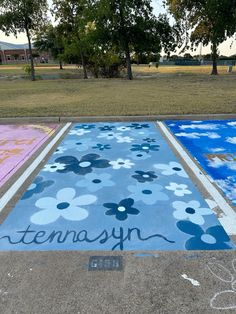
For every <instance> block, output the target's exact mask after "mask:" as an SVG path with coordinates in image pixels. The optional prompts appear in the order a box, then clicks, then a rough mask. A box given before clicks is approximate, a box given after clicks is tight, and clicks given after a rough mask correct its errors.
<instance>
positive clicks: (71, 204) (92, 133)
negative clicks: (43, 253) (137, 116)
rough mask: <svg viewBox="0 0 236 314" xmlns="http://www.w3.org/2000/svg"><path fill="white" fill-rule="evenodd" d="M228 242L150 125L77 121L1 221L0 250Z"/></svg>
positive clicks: (205, 246) (197, 246) (224, 245)
mask: <svg viewBox="0 0 236 314" xmlns="http://www.w3.org/2000/svg"><path fill="white" fill-rule="evenodd" d="M232 248H234V245H233V243H232V242H231V241H230V239H229V237H228V235H227V234H226V232H225V231H224V229H223V228H222V226H221V225H220V223H219V221H218V220H217V218H216V216H215V214H214V213H213V212H212V211H211V210H210V209H209V207H208V205H207V203H206V202H205V200H204V199H203V198H202V196H201V195H200V193H199V192H198V190H197V189H196V187H195V186H194V184H193V183H192V181H191V180H190V178H189V177H188V175H187V173H186V172H185V170H184V168H183V166H182V165H181V164H180V162H179V161H178V160H177V158H176V156H175V155H174V154H173V152H172V150H171V149H170V147H169V145H168V144H167V142H166V141H165V140H164V139H163V137H162V135H161V134H160V132H159V130H158V129H157V128H156V126H155V124H154V123H145V122H142V123H131V122H130V123H96V124H77V125H74V127H73V128H72V130H71V131H70V132H69V134H68V135H67V136H66V138H65V139H64V141H63V142H62V143H61V144H60V145H59V147H58V148H57V150H56V151H55V152H54V154H53V155H52V156H51V158H50V160H49V161H48V163H47V164H46V165H45V166H44V168H43V169H42V170H41V171H40V173H39V175H38V176H37V177H36V178H35V180H34V182H33V183H32V184H31V185H30V186H29V187H28V189H27V191H26V192H25V194H24V195H23V197H22V198H21V200H20V201H19V202H18V203H17V205H16V207H15V208H14V209H13V210H12V211H11V212H10V214H9V215H8V217H7V218H6V220H5V221H4V222H3V224H2V225H1V226H0V249H1V250H142V251H148V250H201V249H202V250H217V249H218V250H221V249H232Z"/></svg>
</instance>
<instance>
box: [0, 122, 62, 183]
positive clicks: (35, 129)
mask: <svg viewBox="0 0 236 314" xmlns="http://www.w3.org/2000/svg"><path fill="white" fill-rule="evenodd" d="M56 129H57V125H55V124H47V125H45V124H35V125H0V169H1V171H0V187H1V186H2V185H3V184H4V183H6V182H7V180H8V179H9V178H10V177H11V176H13V175H14V174H15V173H16V171H17V170H18V169H19V168H20V167H21V166H22V165H23V164H24V163H25V162H26V161H27V160H28V159H29V158H30V157H31V156H32V155H33V154H34V153H35V152H36V151H37V149H38V148H39V147H40V146H41V145H42V144H43V143H44V142H46V140H47V139H48V138H49V137H50V136H52V135H53V134H54V132H55V131H56Z"/></svg>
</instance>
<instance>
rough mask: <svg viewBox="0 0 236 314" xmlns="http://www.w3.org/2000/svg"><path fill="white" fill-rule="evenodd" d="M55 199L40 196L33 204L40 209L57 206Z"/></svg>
mask: <svg viewBox="0 0 236 314" xmlns="http://www.w3.org/2000/svg"><path fill="white" fill-rule="evenodd" d="M57 203H58V202H57V200H56V199H55V198H53V197H42V198H40V199H39V200H37V202H36V203H35V206H37V207H38V208H42V209H48V208H50V209H54V208H56V206H57Z"/></svg>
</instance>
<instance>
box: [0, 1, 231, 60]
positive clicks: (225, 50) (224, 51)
mask: <svg viewBox="0 0 236 314" xmlns="http://www.w3.org/2000/svg"><path fill="white" fill-rule="evenodd" d="M48 3H49V5H50V4H51V3H52V0H48ZM161 3H162V1H161V0H153V1H152V4H153V8H154V13H155V14H156V15H158V14H159V13H163V12H165V9H164V8H163V7H162V4H161ZM0 41H6V42H9V43H13V44H14V43H17V44H24V43H26V42H27V38H26V36H25V35H24V34H22V33H21V34H19V35H18V37H17V38H15V37H14V36H8V37H7V36H5V35H4V34H3V33H2V32H0ZM234 42H235V40H234ZM231 44H232V39H228V40H227V41H226V42H225V43H223V44H221V45H220V47H219V50H220V54H221V55H226V56H227V55H233V54H236V42H235V43H234V44H233V45H232V47H231ZM209 52H210V48H209V47H204V48H203V50H202V53H203V54H206V53H209ZM190 53H191V52H190ZM199 53H200V48H199V49H197V50H196V52H194V53H193V54H199Z"/></svg>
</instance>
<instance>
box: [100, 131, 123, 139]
mask: <svg viewBox="0 0 236 314" xmlns="http://www.w3.org/2000/svg"><path fill="white" fill-rule="evenodd" d="M121 135H122V134H121V133H115V132H105V133H101V134H100V135H98V138H104V139H106V140H114V139H117V137H119V136H121Z"/></svg>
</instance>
